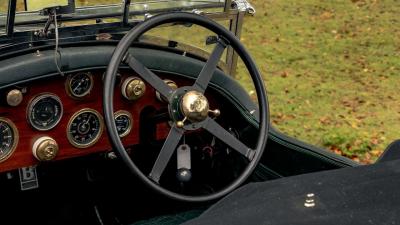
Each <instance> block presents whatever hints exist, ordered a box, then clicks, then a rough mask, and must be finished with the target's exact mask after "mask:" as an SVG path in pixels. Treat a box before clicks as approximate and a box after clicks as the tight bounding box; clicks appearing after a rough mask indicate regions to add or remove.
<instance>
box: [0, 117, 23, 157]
mask: <svg viewBox="0 0 400 225" xmlns="http://www.w3.org/2000/svg"><path fill="white" fill-rule="evenodd" d="M18 138H19V137H18V130H17V128H16V127H15V125H14V123H13V122H11V121H10V120H9V119H6V118H1V117H0V162H3V161H5V160H6V159H8V158H9V157H10V156H11V154H12V153H13V152H14V150H15V148H16V147H17V144H18Z"/></svg>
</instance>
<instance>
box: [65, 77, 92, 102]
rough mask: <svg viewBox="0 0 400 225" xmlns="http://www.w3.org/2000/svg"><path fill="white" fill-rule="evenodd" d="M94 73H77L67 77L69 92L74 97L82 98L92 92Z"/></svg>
mask: <svg viewBox="0 0 400 225" xmlns="http://www.w3.org/2000/svg"><path fill="white" fill-rule="evenodd" d="M93 83H94V82H93V75H92V74H90V73H77V74H74V75H70V76H69V77H68V79H67V83H66V86H67V92H68V94H69V95H71V96H72V97H76V98H82V97H84V96H86V95H88V94H89V93H90V91H91V90H92V88H93Z"/></svg>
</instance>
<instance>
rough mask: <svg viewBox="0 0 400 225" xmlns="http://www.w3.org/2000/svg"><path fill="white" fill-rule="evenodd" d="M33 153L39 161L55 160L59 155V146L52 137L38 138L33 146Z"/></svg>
mask: <svg viewBox="0 0 400 225" xmlns="http://www.w3.org/2000/svg"><path fill="white" fill-rule="evenodd" d="M32 153H33V155H34V156H35V158H36V159H37V160H39V161H50V160H53V159H54V158H55V157H56V156H57V154H58V144H57V142H56V141H55V140H54V139H53V138H51V137H47V136H46V137H41V138H38V139H37V140H36V141H35V143H34V144H33V147H32Z"/></svg>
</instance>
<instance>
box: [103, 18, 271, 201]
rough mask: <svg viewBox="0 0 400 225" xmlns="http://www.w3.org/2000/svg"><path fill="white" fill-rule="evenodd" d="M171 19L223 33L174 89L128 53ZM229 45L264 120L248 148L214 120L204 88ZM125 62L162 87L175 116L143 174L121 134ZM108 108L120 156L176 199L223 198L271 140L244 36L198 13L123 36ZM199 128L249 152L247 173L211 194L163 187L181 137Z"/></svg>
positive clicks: (106, 93)
mask: <svg viewBox="0 0 400 225" xmlns="http://www.w3.org/2000/svg"><path fill="white" fill-rule="evenodd" d="M167 23H191V24H196V25H199V26H202V27H204V28H207V29H209V30H211V31H213V32H214V33H215V34H217V35H218V37H219V38H218V41H217V43H216V46H215V48H214V50H213V52H212V53H211V55H210V57H209V59H208V60H207V62H206V63H205V65H204V67H203V68H202V70H201V72H200V74H199V75H198V77H197V79H196V81H195V83H194V84H193V85H192V86H185V87H180V88H178V89H172V88H171V87H170V86H168V85H167V84H166V83H165V82H164V81H163V80H162V79H160V78H159V77H158V76H157V75H155V74H154V73H153V72H152V71H151V70H149V69H148V68H146V67H145V66H144V65H143V64H142V63H141V62H139V61H138V60H137V59H135V57H134V56H132V55H131V54H129V52H128V49H129V47H130V46H131V44H132V43H133V41H135V40H137V39H138V38H139V37H140V36H141V35H142V34H143V33H145V32H146V31H148V30H150V29H152V28H154V27H156V26H159V25H162V24H167ZM229 45H230V46H232V48H233V49H234V50H235V51H236V52H237V53H238V55H239V57H241V59H242V60H243V62H244V63H245V65H246V67H247V69H248V71H249V72H250V75H251V78H252V80H253V83H254V85H255V89H256V93H257V96H258V104H259V111H260V124H259V135H258V140H257V144H256V147H255V148H254V149H251V148H249V147H247V146H246V145H245V144H243V143H242V142H241V141H240V140H238V139H237V138H236V137H234V136H233V135H232V134H231V133H230V132H228V131H227V130H225V129H224V128H223V127H222V126H220V125H219V124H218V123H217V122H215V121H214V119H212V118H211V117H209V116H208V112H209V105H208V100H207V98H206V97H205V96H204V92H205V91H206V88H207V86H208V85H209V83H210V80H211V78H212V76H213V74H214V72H215V70H216V69H217V63H218V62H219V60H220V57H221V55H222V53H223V52H224V50H225V48H226V47H227V46H229ZM121 62H124V63H126V64H128V65H129V67H130V68H131V69H133V70H134V71H135V72H136V73H137V74H138V75H139V76H140V77H141V78H142V79H143V80H144V81H146V82H147V83H148V84H149V85H151V86H152V87H153V88H154V89H155V90H157V91H158V92H159V93H160V94H161V95H162V96H163V97H164V98H165V100H166V102H167V103H168V109H169V115H170V119H171V121H172V125H171V129H170V131H169V134H168V136H167V138H166V140H165V142H164V144H163V146H162V149H161V150H160V153H159V155H158V157H157V159H156V161H155V163H154V166H153V168H152V170H151V173H150V174H144V173H143V172H142V171H141V170H140V169H139V168H138V167H137V166H136V165H135V163H134V162H133V161H132V159H131V158H130V157H129V154H128V153H127V152H126V151H125V148H124V146H123V144H122V142H121V140H120V138H119V136H118V132H117V128H116V125H115V122H114V106H113V93H114V85H115V77H116V74H117V70H118V68H119V66H120V63H121ZM103 110H104V116H105V124H106V127H107V132H108V136H109V139H110V142H111V144H112V146H113V149H114V150H116V153H117V155H118V156H119V157H120V158H121V159H122V161H123V162H124V163H125V164H126V165H127V166H128V168H129V169H130V171H131V172H132V173H134V174H135V175H137V177H139V178H140V179H141V180H142V181H143V182H144V183H145V184H147V185H148V186H149V187H151V188H152V189H154V190H155V191H157V192H159V193H161V194H163V195H165V196H167V197H170V198H172V199H176V200H182V201H189V202H202V201H209V200H214V199H217V198H220V197H222V196H224V195H226V194H228V193H229V192H231V191H233V190H234V189H236V188H237V187H238V186H239V185H241V184H242V183H243V182H244V181H245V180H246V179H247V178H248V177H249V175H250V174H251V173H252V172H253V170H254V169H255V167H256V166H257V164H258V162H259V160H260V158H261V156H262V154H263V151H264V149H265V145H266V141H267V135H268V116H269V113H268V101H267V96H266V91H265V87H264V85H263V80H262V77H261V75H260V73H259V71H258V69H257V67H256V65H255V63H254V61H253V59H252V58H251V57H250V55H249V53H248V52H247V51H246V49H245V47H244V46H243V45H242V44H241V43H240V41H239V39H237V38H236V36H235V35H233V34H232V33H231V32H230V31H228V30H227V29H225V28H224V27H223V26H221V25H219V24H217V23H216V22H214V21H212V20H210V19H208V18H206V17H204V16H200V15H197V14H194V13H185V12H173V13H167V14H160V15H157V16H153V17H151V18H150V19H148V20H145V21H144V22H142V23H140V24H139V25H137V26H136V27H134V28H133V29H132V30H130V31H129V32H128V33H127V34H126V35H125V36H124V37H123V38H122V39H121V41H120V42H119V44H118V46H117V47H116V49H115V51H114V53H113V55H112V58H111V61H110V63H109V65H108V68H107V72H106V74H105V77H104V90H103ZM198 129H205V130H207V131H208V132H210V133H211V134H212V135H214V136H215V137H216V138H218V139H219V140H221V141H222V142H224V143H225V144H227V145H228V146H229V147H230V148H232V149H233V150H236V151H237V152H239V153H240V154H242V155H243V156H244V157H246V158H247V159H248V161H249V163H248V165H247V167H246V168H245V169H244V171H243V172H242V174H241V175H240V176H238V177H237V178H236V179H235V180H234V181H233V182H232V183H230V184H229V185H227V187H225V188H223V189H221V190H219V191H216V192H214V193H211V194H207V195H200V196H189V195H184V194H181V193H176V192H173V191H170V190H168V189H166V188H164V187H162V186H161V185H160V184H159V180H160V177H161V175H162V173H163V171H164V169H165V168H166V166H167V164H168V162H169V160H170V158H171V157H172V155H173V154H174V152H175V151H176V148H177V146H178V144H179V141H180V140H181V137H182V136H183V135H184V134H185V132H187V131H190V130H198Z"/></svg>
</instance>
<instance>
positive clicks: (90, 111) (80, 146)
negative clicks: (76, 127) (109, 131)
mask: <svg viewBox="0 0 400 225" xmlns="http://www.w3.org/2000/svg"><path fill="white" fill-rule="evenodd" d="M82 113H93V114H94V115H95V116H96V117H97V119H98V120H99V125H100V131H99V133H97V135H96V137H95V138H94V139H93V140H92V141H90V142H89V143H86V144H80V143H77V142H75V140H74V138H73V137H72V135H71V134H70V132H69V131H70V128H71V124H72V121H74V120H75V119H76V118H77V117H78V116H79V115H80V114H82ZM103 131H104V121H103V116H102V115H101V114H100V113H99V112H98V111H97V110H95V109H91V108H84V109H81V110H79V111H78V112H76V113H74V115H72V116H71V118H70V119H69V121H68V125H67V139H68V141H69V143H70V144H71V145H73V146H74V147H76V148H89V147H91V146H93V145H94V144H96V143H97V142H98V141H99V139H100V137H101V135H102V134H103Z"/></svg>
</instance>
